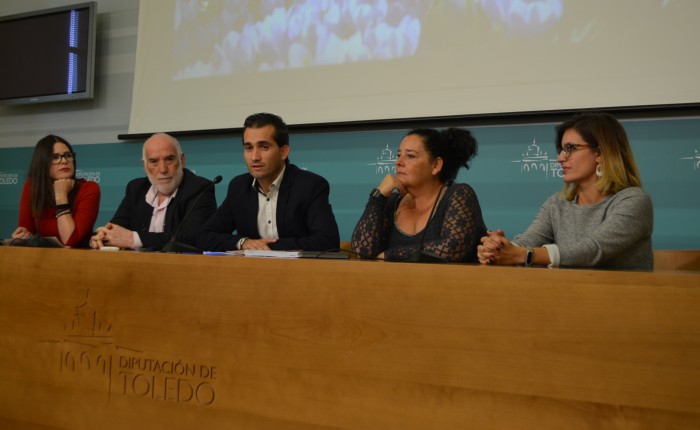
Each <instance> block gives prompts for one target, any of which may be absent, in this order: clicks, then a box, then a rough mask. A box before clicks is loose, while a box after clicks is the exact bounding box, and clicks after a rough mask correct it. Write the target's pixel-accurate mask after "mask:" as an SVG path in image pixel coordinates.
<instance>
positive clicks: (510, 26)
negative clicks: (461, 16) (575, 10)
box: [474, 0, 564, 35]
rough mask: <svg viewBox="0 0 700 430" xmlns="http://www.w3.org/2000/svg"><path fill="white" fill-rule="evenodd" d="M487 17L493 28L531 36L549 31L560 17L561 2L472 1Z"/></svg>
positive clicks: (530, 0)
mask: <svg viewBox="0 0 700 430" xmlns="http://www.w3.org/2000/svg"><path fill="white" fill-rule="evenodd" d="M474 3H476V4H478V5H479V6H481V8H482V9H483V10H484V11H485V12H486V13H487V14H488V15H489V17H490V18H491V21H492V23H493V24H494V26H499V25H500V26H503V27H505V28H506V31H509V32H512V33H516V34H520V35H533V34H538V33H541V32H544V31H547V30H549V29H551V28H552V27H553V26H554V24H556V23H557V22H558V21H559V20H560V19H561V17H562V15H563V13H564V5H563V4H562V0H474Z"/></svg>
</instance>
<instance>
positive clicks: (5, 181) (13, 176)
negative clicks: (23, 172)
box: [0, 172, 19, 185]
mask: <svg viewBox="0 0 700 430" xmlns="http://www.w3.org/2000/svg"><path fill="white" fill-rule="evenodd" d="M18 183H19V175H18V174H17V173H5V172H0V185H17V184H18Z"/></svg>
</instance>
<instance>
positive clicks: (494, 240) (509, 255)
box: [476, 229, 522, 264]
mask: <svg viewBox="0 0 700 430" xmlns="http://www.w3.org/2000/svg"><path fill="white" fill-rule="evenodd" d="M487 233H488V236H484V237H482V238H481V245H479V246H477V248H476V255H477V257H478V258H479V263H481V264H519V263H521V261H520V259H521V253H522V252H521V251H522V248H521V247H520V246H516V245H513V243H512V242H511V241H510V240H508V239H507V238H506V234H505V233H504V232H503V230H501V229H498V230H496V231H490V230H489V231H487Z"/></svg>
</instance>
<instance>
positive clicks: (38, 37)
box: [0, 2, 97, 104]
mask: <svg viewBox="0 0 700 430" xmlns="http://www.w3.org/2000/svg"><path fill="white" fill-rule="evenodd" d="M96 9H97V6H96V3H95V2H88V3H80V4H74V5H68V6H62V7H56V8H51V9H44V10H39V11H32V12H27V13H21V14H16V15H10V16H4V17H0V40H2V43H0V58H2V63H3V66H2V67H0V104H33V103H42V102H56V101H65V100H80V99H91V98H93V97H94V95H93V83H94V68H95V20H96Z"/></svg>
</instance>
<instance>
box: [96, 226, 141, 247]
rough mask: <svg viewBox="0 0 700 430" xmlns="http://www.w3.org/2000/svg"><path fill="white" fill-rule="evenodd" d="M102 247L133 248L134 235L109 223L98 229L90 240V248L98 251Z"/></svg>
mask: <svg viewBox="0 0 700 430" xmlns="http://www.w3.org/2000/svg"><path fill="white" fill-rule="evenodd" d="M103 246H116V247H119V248H133V247H134V233H133V232H132V231H131V230H129V229H126V228H124V227H122V226H119V225H117V224H113V223H111V222H110V223H108V224H107V225H105V226H104V227H98V228H97V230H96V232H95V235H94V236H92V238H90V247H91V248H95V249H99V248H102V247H103Z"/></svg>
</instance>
